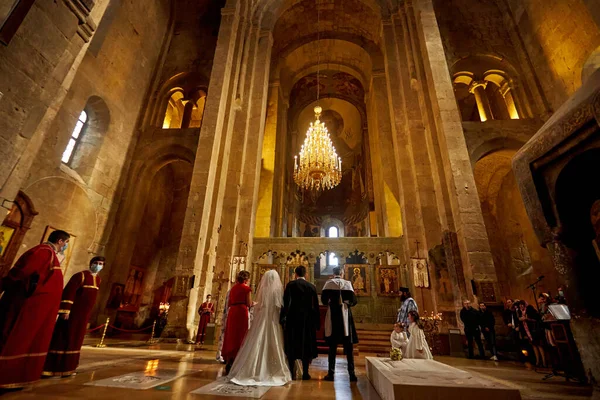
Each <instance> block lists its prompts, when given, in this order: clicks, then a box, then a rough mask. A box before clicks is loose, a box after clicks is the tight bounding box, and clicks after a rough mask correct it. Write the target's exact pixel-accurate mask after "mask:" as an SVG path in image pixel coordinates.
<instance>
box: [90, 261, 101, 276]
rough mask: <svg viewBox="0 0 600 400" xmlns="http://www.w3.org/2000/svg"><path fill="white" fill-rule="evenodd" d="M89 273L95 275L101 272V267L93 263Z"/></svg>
mask: <svg viewBox="0 0 600 400" xmlns="http://www.w3.org/2000/svg"><path fill="white" fill-rule="evenodd" d="M90 271H92V273H94V274H97V273H98V272H100V271H102V265H100V264H97V263H94V264H92V266H91V267H90Z"/></svg>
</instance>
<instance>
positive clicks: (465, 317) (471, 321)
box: [460, 300, 485, 358]
mask: <svg viewBox="0 0 600 400" xmlns="http://www.w3.org/2000/svg"><path fill="white" fill-rule="evenodd" d="M460 320H461V321H462V323H463V324H464V326H465V336H466V337H467V346H468V348H469V358H473V340H475V343H477V347H478V348H479V355H480V356H481V358H485V351H484V350H483V343H482V342H481V331H480V330H479V313H478V312H477V310H475V309H474V308H473V307H471V302H470V301H469V300H463V308H462V310H460Z"/></svg>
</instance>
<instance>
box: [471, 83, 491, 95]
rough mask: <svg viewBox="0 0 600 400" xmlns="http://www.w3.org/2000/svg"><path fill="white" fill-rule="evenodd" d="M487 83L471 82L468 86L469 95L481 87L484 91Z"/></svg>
mask: <svg viewBox="0 0 600 400" xmlns="http://www.w3.org/2000/svg"><path fill="white" fill-rule="evenodd" d="M487 84H488V83H487V81H472V82H471V84H470V85H469V93H475V90H476V89H477V88H478V87H483V89H484V90H485V88H486V87H487Z"/></svg>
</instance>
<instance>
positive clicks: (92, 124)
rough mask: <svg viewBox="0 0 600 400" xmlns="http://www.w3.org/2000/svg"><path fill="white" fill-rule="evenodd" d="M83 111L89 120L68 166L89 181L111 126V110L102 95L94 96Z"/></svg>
mask: <svg viewBox="0 0 600 400" xmlns="http://www.w3.org/2000/svg"><path fill="white" fill-rule="evenodd" d="M83 111H84V112H85V114H86V116H87V121H86V123H85V125H84V128H83V130H82V131H81V132H80V137H79V140H78V141H77V144H76V146H75V148H74V149H73V155H72V157H71V160H70V162H69V163H68V167H69V168H71V169H72V170H74V171H75V172H77V173H78V174H79V176H80V177H81V178H82V179H83V180H84V181H85V182H89V180H90V178H91V177H92V174H93V171H94V167H95V165H96V161H97V160H98V154H100V150H101V149H102V146H103V144H104V138H105V137H106V134H107V132H108V129H109V126H110V110H109V108H108V105H107V104H106V102H105V101H104V100H103V99H102V98H101V97H98V96H92V97H90V98H89V99H88V101H87V103H86V105H85V107H84V108H83Z"/></svg>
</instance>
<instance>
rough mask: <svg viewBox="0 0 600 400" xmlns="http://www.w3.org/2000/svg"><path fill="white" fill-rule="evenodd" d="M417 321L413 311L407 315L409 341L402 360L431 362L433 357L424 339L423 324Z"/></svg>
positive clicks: (417, 317) (417, 315)
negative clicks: (414, 359) (416, 359)
mask: <svg viewBox="0 0 600 400" xmlns="http://www.w3.org/2000/svg"><path fill="white" fill-rule="evenodd" d="M419 319H420V318H419V313H418V312H416V311H414V310H413V311H410V312H409V313H408V322H409V326H408V333H410V339H409V340H408V346H406V354H404V358H421V359H425V360H432V359H433V355H432V354H431V351H430V350H429V345H428V344H427V340H426V339H425V332H423V323H422V322H421V321H420V320H419Z"/></svg>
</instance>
